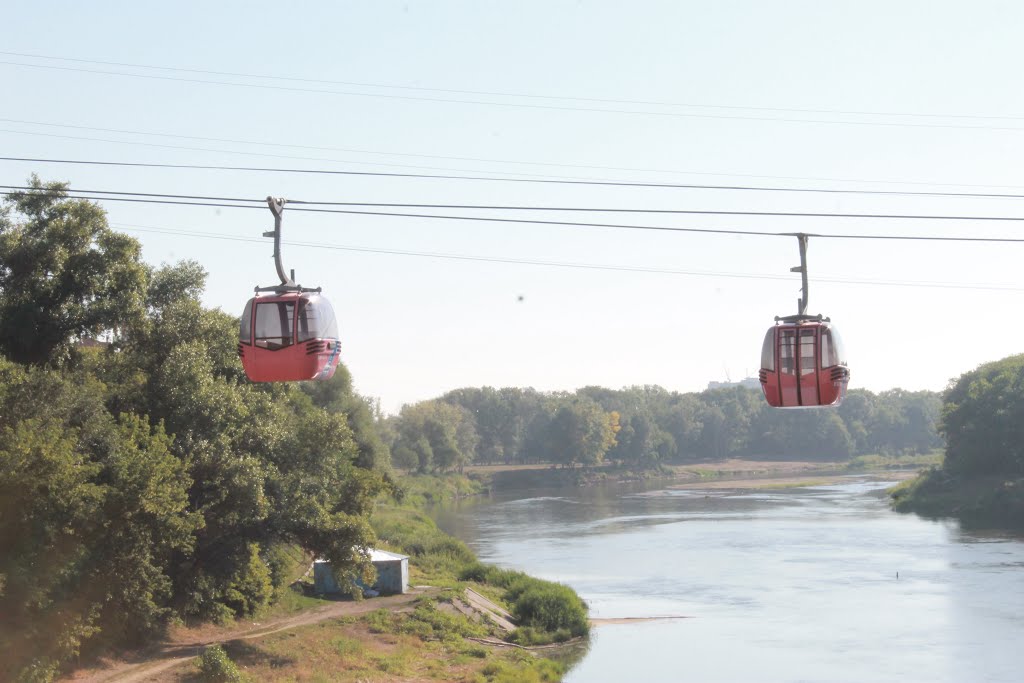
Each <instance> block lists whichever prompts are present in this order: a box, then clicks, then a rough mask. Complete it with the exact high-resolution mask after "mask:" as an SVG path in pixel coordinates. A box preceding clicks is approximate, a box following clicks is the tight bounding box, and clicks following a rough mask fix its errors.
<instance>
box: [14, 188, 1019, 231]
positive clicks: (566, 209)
mask: <svg viewBox="0 0 1024 683" xmlns="http://www.w3.org/2000/svg"><path fill="white" fill-rule="evenodd" d="M0 189H5V190H19V191H33V190H37V188H33V187H30V186H26V185H0ZM69 191H70V192H77V193H81V194H92V195H121V196H131V197H149V198H156V199H189V200H205V201H210V202H235V203H237V202H249V203H253V204H256V205H259V208H263V205H264V204H265V203H266V200H265V199H246V198H239V197H208V196H201V195H183V194H161V193H154V192H117V191H112V190H81V189H78V188H74V189H69ZM97 199H104V197H97ZM288 205H289V206H290V207H292V208H293V210H296V209H295V207H297V206H349V207H370V208H399V209H453V210H463V211H541V212H558V213H627V214H628V213H643V214H669V215H685V216H758V217H768V218H857V219H881V220H938V221H996V222H1024V216H972V215H936V214H884V213H842V212H806V211H724V210H709V209H651V208H615V207H580V206H529V205H489V204H416V203H406V202H338V201H307V200H301V199H289V200H288Z"/></svg>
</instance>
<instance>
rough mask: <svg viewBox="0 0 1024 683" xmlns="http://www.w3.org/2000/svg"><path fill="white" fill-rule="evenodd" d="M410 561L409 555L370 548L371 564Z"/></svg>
mask: <svg viewBox="0 0 1024 683" xmlns="http://www.w3.org/2000/svg"><path fill="white" fill-rule="evenodd" d="M408 559H409V556H408V555H399V554H398V553H389V552H388V551H387V550H377V549H376V548H370V562H386V561H388V560H408Z"/></svg>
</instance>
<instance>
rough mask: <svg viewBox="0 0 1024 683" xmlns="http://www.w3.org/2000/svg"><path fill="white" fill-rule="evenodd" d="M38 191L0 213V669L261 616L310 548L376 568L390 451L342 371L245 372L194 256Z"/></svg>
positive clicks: (52, 666) (34, 668)
mask: <svg viewBox="0 0 1024 683" xmlns="http://www.w3.org/2000/svg"><path fill="white" fill-rule="evenodd" d="M33 185H34V187H35V189H33V190H32V191H29V192H23V193H15V194H13V195H10V196H9V197H8V198H7V201H6V202H5V203H4V204H3V205H2V207H0V680H5V681H8V680H9V681H48V680H51V679H52V678H53V677H54V676H56V675H57V674H58V673H59V671H60V670H61V667H62V666H63V665H64V664H65V663H67V662H68V661H71V660H73V659H74V658H75V657H77V656H79V655H80V654H83V653H87V652H96V651H97V650H99V649H101V648H104V647H106V646H111V645H116V646H126V645H132V644H138V643H140V642H141V641H143V640H145V639H146V638H147V637H149V636H150V635H152V634H154V633H157V632H158V631H159V630H160V629H161V628H162V627H163V626H164V625H165V624H166V623H167V622H168V620H169V619H171V618H173V617H177V618H185V619H189V618H196V619H214V620H220V619H226V618H230V617H234V616H241V615H250V614H252V613H253V612H255V611H256V610H258V609H259V608H261V607H263V606H264V605H266V604H267V603H269V602H271V601H272V600H273V599H274V596H275V592H276V591H277V589H279V588H281V587H282V586H284V585H285V584H287V583H288V582H290V581H291V580H292V579H293V578H295V577H294V575H293V573H292V572H293V571H294V569H295V567H296V566H297V565H301V563H302V561H303V554H305V556H306V558H307V559H308V556H309V555H310V554H313V553H315V554H316V555H317V556H320V557H326V558H328V559H330V560H331V562H332V564H333V565H334V566H335V567H336V568H337V569H338V571H339V572H341V573H346V574H347V573H348V572H358V571H361V570H362V569H364V568H366V566H367V565H366V562H365V560H364V558H363V557H362V555H361V554H360V549H361V548H363V547H365V546H367V545H368V544H370V543H372V541H373V533H372V530H371V528H370V526H369V524H368V516H369V513H370V512H371V510H372V507H373V502H374V500H375V498H376V497H377V495H378V494H379V493H380V492H381V491H382V490H385V489H387V488H388V487H389V477H388V475H387V468H388V463H387V448H386V446H385V444H384V443H383V442H382V441H381V440H380V438H379V437H378V436H377V433H376V431H375V429H374V416H373V411H372V409H371V407H370V405H369V404H367V403H366V401H364V400H363V399H361V398H360V397H359V396H356V395H355V394H354V393H353V392H352V387H351V382H350V378H349V375H348V372H347V371H346V370H345V369H344V368H339V370H338V372H337V374H336V376H335V377H334V379H333V380H331V381H329V382H323V383H319V384H316V385H315V386H309V387H304V386H300V385H298V384H275V385H255V384H252V383H250V382H248V381H247V380H246V379H245V377H244V374H243V371H242V367H241V364H240V363H239V361H238V357H237V351H236V345H237V341H238V328H237V325H238V321H237V318H235V317H234V316H233V315H231V314H228V313H224V312H221V311H220V310H211V309H208V308H205V307H203V306H202V305H201V303H200V301H199V296H200V294H201V293H202V290H203V286H204V281H205V277H206V275H205V273H204V272H203V271H202V269H201V268H200V267H199V266H198V265H197V264H196V263H192V262H185V263H180V264H178V265H174V266H164V267H161V268H150V267H148V266H146V265H145V264H144V263H142V262H141V259H140V245H139V243H138V242H137V241H136V240H134V239H132V238H130V237H128V236H125V235H122V234H119V233H116V232H114V231H112V230H110V229H109V227H108V226H107V222H106V216H105V214H104V212H103V211H102V209H100V208H99V207H98V206H96V205H95V204H92V203H91V202H87V201H80V200H69V199H67V198H66V197H65V191H64V187H63V186H61V185H56V184H51V185H43V184H41V183H39V182H38V181H37V180H35V179H33ZM97 337H99V338H102V339H105V340H106V341H105V342H103V343H91V344H85V343H83V342H85V341H88V340H94V339H96V338H97ZM296 558H297V561H296Z"/></svg>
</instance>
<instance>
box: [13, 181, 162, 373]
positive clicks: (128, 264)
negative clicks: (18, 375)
mask: <svg viewBox="0 0 1024 683" xmlns="http://www.w3.org/2000/svg"><path fill="white" fill-rule="evenodd" d="M29 182H30V185H31V186H32V189H31V190H29V191H26V192H14V193H12V194H9V195H7V197H6V203H5V205H4V207H3V210H2V212H0V352H3V353H4V354H5V355H6V356H7V357H8V358H10V359H12V360H15V361H17V362H19V363H29V364H35V365H39V364H43V363H59V362H62V361H64V360H66V359H68V358H69V357H70V356H71V355H72V352H73V349H74V343H75V341H77V340H78V339H81V338H83V337H87V336H96V335H99V334H101V333H103V332H107V331H111V330H119V329H121V328H123V327H125V326H128V325H132V324H133V323H135V322H136V321H137V320H138V319H139V318H140V316H141V315H142V312H143V298H144V293H145V279H146V270H145V268H144V266H143V265H142V264H141V262H140V253H141V249H140V246H139V243H138V242H137V241H136V240H134V239H132V238H131V237H128V236H126V235H123V234H121V233H117V232H114V231H112V230H111V229H110V228H109V227H108V225H107V219H106V214H105V213H104V211H103V209H102V208H100V207H99V206H98V205H96V204H94V203H92V202H89V201H86V200H80V199H68V198H67V185H66V184H62V183H49V184H43V183H42V182H40V181H39V179H38V178H36V177H34V176H33V177H32V178H31V179H30V181H29Z"/></svg>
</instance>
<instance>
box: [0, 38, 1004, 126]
mask: <svg viewBox="0 0 1024 683" xmlns="http://www.w3.org/2000/svg"><path fill="white" fill-rule="evenodd" d="M0 55H8V56H11V57H29V58H32V59H49V60H54V61H61V62H75V63H78V64H99V65H102V66H120V67H128V68H132V69H154V70H158V71H174V72H178V73H194V74H207V75H211V76H233V77H236V78H259V79H263V80H271V81H294V82H299V83H322V84H325V85H344V86H354V87H359V88H387V89H390V90H412V91H418V92H441V93H450V94H456V95H484V96H488V97H518V98H523V99H536V100H558V101H563V102H565V101H573V102H594V103H599V104H630V105H637V106H658V107H685V108H692V109H729V110H741V111H769V112H782V113H799V114H836V115H844V116H904V117H915V118H944V119H989V120H1015V121H1019V120H1024V117H1021V116H999V115H991V114H942V113H919V112H898V111H857V110H842V109H808V108H794V107H757V106H743V105H729V104H708V103H694V102H665V101H658V100H630V99H614V98H599V97H579V96H568V95H538V94H536V93H522V92H507V91H495V90H460V89H455V88H438V87H424V86H415V85H402V84H394V83H368V82H363V81H339V80H330V79H323V78H303V77H298V76H272V75H268V74H254V73H245V72H238V71H215V70H211V69H188V68H183V67H173V66H157V65H154V64H137V63H130V62H109V61H101V60H96V59H80V58H74V57H57V56H53V55H39V54H31V53H27V52H8V51H2V50H0Z"/></svg>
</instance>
